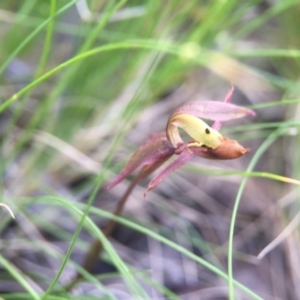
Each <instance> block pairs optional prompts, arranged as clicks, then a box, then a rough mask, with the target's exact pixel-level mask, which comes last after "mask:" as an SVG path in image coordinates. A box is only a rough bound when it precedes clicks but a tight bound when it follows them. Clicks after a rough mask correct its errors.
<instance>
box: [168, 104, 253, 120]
mask: <svg viewBox="0 0 300 300" xmlns="http://www.w3.org/2000/svg"><path fill="white" fill-rule="evenodd" d="M183 113H184V114H190V115H193V116H195V117H198V118H203V119H209V120H213V121H229V120H233V119H237V118H242V117H245V116H246V115H251V116H255V112H254V111H253V110H251V109H248V108H245V107H242V106H238V105H234V104H231V103H227V102H218V101H195V102H191V103H187V104H185V105H183V106H181V107H179V108H178V109H177V110H176V111H175V112H174V113H173V115H175V114H183Z"/></svg>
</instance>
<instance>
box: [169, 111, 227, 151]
mask: <svg viewBox="0 0 300 300" xmlns="http://www.w3.org/2000/svg"><path fill="white" fill-rule="evenodd" d="M178 128H182V129H183V130H184V131H185V132H186V133H187V134H188V135H189V136H190V137H191V138H193V139H194V140H195V141H196V142H195V143H192V144H191V145H189V146H206V147H209V148H212V149H216V148H217V147H218V146H220V145H221V143H222V135H221V134H220V133H219V132H218V131H217V130H215V129H213V128H211V127H210V126H209V125H207V124H206V123H205V122H204V121H202V120H201V119H199V118H197V117H194V116H192V115H188V114H175V115H172V116H171V117H170V119H169V121H168V124H167V136H168V139H169V141H170V143H171V144H172V145H173V147H177V146H178V144H181V143H183V141H182V139H181V137H180V135H179V131H178Z"/></svg>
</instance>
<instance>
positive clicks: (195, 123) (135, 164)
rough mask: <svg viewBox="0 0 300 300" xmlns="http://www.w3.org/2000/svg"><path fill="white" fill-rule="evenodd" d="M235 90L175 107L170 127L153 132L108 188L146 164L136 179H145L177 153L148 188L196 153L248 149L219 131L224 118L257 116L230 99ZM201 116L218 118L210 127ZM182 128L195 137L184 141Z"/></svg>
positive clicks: (224, 154) (218, 154)
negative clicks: (220, 97)
mask: <svg viewBox="0 0 300 300" xmlns="http://www.w3.org/2000/svg"><path fill="white" fill-rule="evenodd" d="M233 91H234V88H233V87H231V88H230V89H229V91H228V93H227V95H226V97H225V99H224V101H223V102H217V101H196V102H191V103H188V104H185V105H183V106H181V107H179V108H178V109H177V110H175V111H174V112H173V113H172V115H171V116H170V118H169V120H168V122H167V126H166V131H165V132H160V133H155V134H152V135H151V136H150V137H149V138H148V140H147V141H146V142H145V143H144V144H142V145H141V146H140V147H139V148H138V149H137V150H136V152H135V153H134V154H133V155H132V156H131V158H130V159H129V160H128V162H127V164H126V165H125V167H124V168H123V169H122V170H121V172H120V173H119V175H117V177H116V178H115V179H114V180H113V181H112V182H111V183H110V184H108V185H107V189H108V190H109V189H111V188H113V187H114V186H115V185H117V184H118V183H119V182H120V181H122V180H123V179H124V178H125V177H127V176H128V175H130V174H131V173H132V172H133V171H135V170H136V169H137V168H139V167H142V168H141V170H140V172H139V173H138V174H137V176H136V178H135V180H134V181H135V182H137V181H140V180H142V179H144V178H145V177H147V176H148V175H149V174H150V173H152V172H153V171H155V170H156V169H157V168H159V167H160V166H161V165H162V164H163V163H165V162H166V161H167V160H168V159H169V158H170V157H171V156H173V155H175V156H177V157H176V159H175V160H174V161H173V162H171V163H170V164H169V165H168V166H167V167H165V168H164V169H163V170H162V171H161V172H160V173H158V174H157V175H156V176H155V177H154V178H153V179H152V180H151V181H150V183H149V185H148V188H147V190H146V192H147V191H149V190H151V189H153V188H155V187H156V186H157V185H158V184H159V183H161V182H162V181H163V180H164V179H165V178H166V177H167V176H168V175H169V174H171V173H172V172H174V171H175V170H177V169H178V168H180V167H182V166H183V165H185V164H186V163H187V162H188V161H189V160H190V159H191V158H192V157H193V156H200V157H202V158H206V159H219V160H220V159H222V160H225V159H235V158H238V157H240V156H243V155H244V154H246V153H248V152H249V151H250V148H244V147H243V146H241V145H240V144H239V143H238V142H237V141H235V140H230V139H229V138H227V137H223V136H222V135H221V133H220V132H219V130H220V128H221V126H222V122H224V121H228V120H232V119H237V118H241V117H244V116H246V115H252V116H255V112H254V111H252V110H250V109H247V108H244V107H241V106H237V105H234V104H231V103H229V102H230V99H231V96H232V93H233ZM200 118H203V119H208V120H213V121H215V122H214V124H213V125H212V126H211V127H210V126H209V125H208V124H206V123H205V122H204V121H203V120H201V119H200ZM179 128H181V129H183V130H184V131H185V132H186V133H187V134H188V135H189V136H190V137H191V140H190V141H188V142H184V141H183V140H182V139H181V137H180V134H179ZM145 194H146V193H145Z"/></svg>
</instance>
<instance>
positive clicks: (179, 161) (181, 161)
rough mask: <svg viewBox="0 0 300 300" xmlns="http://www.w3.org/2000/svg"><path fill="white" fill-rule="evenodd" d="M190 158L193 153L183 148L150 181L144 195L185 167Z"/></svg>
mask: <svg viewBox="0 0 300 300" xmlns="http://www.w3.org/2000/svg"><path fill="white" fill-rule="evenodd" d="M192 157H193V153H192V152H190V151H189V149H187V148H185V149H184V150H183V151H182V153H181V154H180V155H179V156H178V157H177V158H176V159H175V160H174V161H173V162H172V163H170V164H169V165H168V166H167V167H166V168H165V169H164V170H162V171H161V172H160V173H159V174H157V175H156V176H155V177H154V178H153V179H152V180H151V181H150V183H149V185H148V188H147V190H146V192H145V194H144V195H146V193H147V192H148V191H150V190H152V189H154V188H155V187H156V186H157V185H159V184H160V183H161V182H162V181H163V180H164V179H165V178H166V177H167V176H169V175H170V174H171V173H172V172H174V171H175V170H177V169H179V168H180V167H182V166H183V165H185V164H186V163H187V162H188V161H189V160H190V159H191V158H192Z"/></svg>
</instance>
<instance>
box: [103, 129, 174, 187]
mask: <svg viewBox="0 0 300 300" xmlns="http://www.w3.org/2000/svg"><path fill="white" fill-rule="evenodd" d="M174 152H175V149H174V148H173V147H172V146H171V144H170V143H169V141H168V140H167V137H166V134H165V132H160V133H155V134H152V135H151V136H150V137H149V139H148V140H147V141H146V142H145V143H144V144H142V145H141V146H140V147H139V148H138V149H137V150H136V152H135V153H134V154H133V155H132V156H131V158H130V159H129V160H128V162H127V163H126V165H125V167H124V168H123V170H122V171H121V172H120V173H119V174H118V176H117V177H116V178H115V179H114V180H113V181H112V182H110V183H109V184H108V185H107V186H106V188H107V189H108V190H110V189H112V188H113V187H114V186H115V185H117V184H118V183H119V182H120V181H122V180H123V179H124V178H125V177H127V176H128V175H129V174H131V173H132V172H133V171H135V170H136V169H137V168H138V167H141V166H148V165H152V164H154V168H155V169H156V168H158V167H159V166H160V165H161V164H162V163H163V162H165V161H166V160H167V159H169V158H170V157H171V156H172V155H173V154H174ZM156 165H157V166H156ZM150 170H151V172H153V170H152V168H149V170H148V171H147V172H148V173H147V174H149V173H151V172H150Z"/></svg>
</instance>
